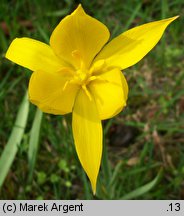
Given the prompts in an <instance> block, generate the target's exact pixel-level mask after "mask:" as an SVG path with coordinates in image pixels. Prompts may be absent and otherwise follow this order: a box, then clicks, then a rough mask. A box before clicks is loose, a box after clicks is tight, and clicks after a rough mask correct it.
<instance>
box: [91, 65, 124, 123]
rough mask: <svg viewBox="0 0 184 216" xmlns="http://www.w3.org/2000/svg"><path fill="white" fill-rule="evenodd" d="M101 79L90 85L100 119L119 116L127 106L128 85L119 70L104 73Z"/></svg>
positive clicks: (100, 76)
mask: <svg viewBox="0 0 184 216" xmlns="http://www.w3.org/2000/svg"><path fill="white" fill-rule="evenodd" d="M98 77H99V79H96V80H94V81H93V82H91V83H90V85H89V88H90V91H91V93H92V95H93V96H94V98H95V102H96V105H97V108H98V112H99V115H100V119H102V120H103V119H108V118H111V117H113V116H115V115H117V114H118V113H119V112H120V111H121V110H122V109H123V107H124V106H125V105H126V100H127V95H128V85H127V82H126V79H125V77H124V75H123V74H122V72H121V71H120V70H119V69H113V70H110V71H108V72H106V73H102V74H100V75H99V76H98Z"/></svg>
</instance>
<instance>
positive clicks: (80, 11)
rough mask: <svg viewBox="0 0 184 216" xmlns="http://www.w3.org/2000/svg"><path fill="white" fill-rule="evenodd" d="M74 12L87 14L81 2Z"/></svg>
mask: <svg viewBox="0 0 184 216" xmlns="http://www.w3.org/2000/svg"><path fill="white" fill-rule="evenodd" d="M73 13H74V14H81V15H82V14H85V11H84V9H83V7H82V4H79V5H78V7H77V8H76V9H75V11H74V12H73Z"/></svg>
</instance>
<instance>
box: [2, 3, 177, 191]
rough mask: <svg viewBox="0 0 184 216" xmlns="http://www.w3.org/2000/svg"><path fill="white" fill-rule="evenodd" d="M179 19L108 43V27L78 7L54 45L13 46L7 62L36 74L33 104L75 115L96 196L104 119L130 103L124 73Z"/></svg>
mask: <svg viewBox="0 0 184 216" xmlns="http://www.w3.org/2000/svg"><path fill="white" fill-rule="evenodd" d="M177 17H178V16H175V17H172V18H169V19H164V20H160V21H156V22H150V23H147V24H144V25H141V26H138V27H135V28H132V29H130V30H128V31H126V32H124V33H122V34H120V35H119V36H118V37H116V38H114V39H113V40H112V41H110V42H108V40H109V36H110V33H109V30H108V28H107V27H106V26H105V25H104V24H102V23H101V22H99V21H98V20H96V19H94V18H92V17H91V16H89V15H87V14H86V13H85V11H84V10H83V8H82V6H81V5H79V6H78V8H77V9H76V10H75V11H74V12H73V13H72V14H71V15H68V16H66V17H65V18H64V19H63V20H62V21H61V22H60V23H59V24H58V26H57V27H56V28H55V29H54V31H53V33H52V35H51V37H50V45H47V44H45V43H42V42H40V41H37V40H34V39H30V38H26V37H23V38H16V39H14V40H13V42H12V43H11V45H10V47H9V48H8V51H7V53H6V58H8V59H9V60H11V61H13V62H15V63H17V64H19V65H21V66H23V67H26V68H28V69H30V70H31V71H33V73H32V75H31V79H30V82H29V100H30V101H31V102H32V103H33V104H35V105H36V106H38V107H39V108H40V109H41V110H42V111H43V112H46V113H51V114H57V115H64V114H67V113H71V112H72V129H73V136H74V143H75V147H76V151H77V154H78V157H79V160H80V162H81V164H82V167H83V168H84V170H85V172H86V173H87V175H88V177H89V179H90V182H91V185H92V189H93V192H94V193H95V191H96V181H97V176H98V173H99V168H100V163H101V156H102V124H101V120H103V119H108V118H111V117H113V116H115V115H116V114H118V113H119V112H120V111H121V110H122V109H123V107H124V106H125V105H126V100H127V95H128V85H127V82H126V79H125V77H124V75H123V74H122V72H121V70H122V69H125V68H128V67H130V66H132V65H134V64H136V63H137V62H138V61H140V60H141V59H142V58H143V57H144V56H145V55H146V54H147V53H148V52H149V51H150V50H151V49H152V48H153V47H154V46H155V45H156V44H157V42H158V41H159V40H160V38H161V36H162V34H163V32H164V30H165V29H166V27H167V26H168V25H169V24H170V23H171V22H172V21H173V20H175V19H176V18H177ZM107 42H108V43H107Z"/></svg>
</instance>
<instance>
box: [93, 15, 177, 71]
mask: <svg viewBox="0 0 184 216" xmlns="http://www.w3.org/2000/svg"><path fill="white" fill-rule="evenodd" d="M176 18H178V16H175V17H172V18H169V19H164V20H160V21H156V22H150V23H147V24H144V25H141V26H138V27H135V28H132V29H130V30H128V31H126V32H124V33H122V34H121V35H119V36H118V37H116V38H114V39H113V40H112V41H111V42H109V43H108V44H107V45H106V46H105V47H104V48H103V49H102V51H101V52H100V53H99V54H98V56H97V57H96V59H95V61H98V60H100V59H105V62H106V64H107V65H108V66H117V67H119V68H121V69H125V68H127V67H130V66H132V65H134V64H136V63H137V62H138V61H140V60H141V59H142V58H143V57H144V56H145V55H146V54H147V53H148V52H149V51H150V50H151V49H152V48H153V47H154V46H155V45H156V44H157V43H158V41H159V40H160V38H161V37H162V35H163V33H164V30H165V29H166V27H167V26H168V25H169V24H170V23H171V22H172V21H174V20H175V19H176Z"/></svg>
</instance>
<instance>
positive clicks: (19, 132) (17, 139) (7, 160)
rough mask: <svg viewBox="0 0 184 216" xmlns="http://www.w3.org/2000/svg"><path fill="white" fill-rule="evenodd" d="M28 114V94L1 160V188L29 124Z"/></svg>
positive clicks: (20, 108)
mask: <svg viewBox="0 0 184 216" xmlns="http://www.w3.org/2000/svg"><path fill="white" fill-rule="evenodd" d="M28 112H29V102H28V97H27V92H26V95H25V96H24V98H23V101H22V103H21V105H20V107H19V111H18V114H17V118H16V121H15V124H14V127H13V129H12V132H11V134H10V137H9V140H8V142H7V144H6V146H5V149H4V150H3V153H2V155H1V158H0V187H1V186H2V185H3V183H4V180H5V178H6V176H7V174H8V171H9V169H10V167H11V165H12V162H13V160H14V158H15V155H16V153H17V150H18V148H19V146H20V143H21V140H22V137H23V134H24V130H25V126H26V123H27V117H28Z"/></svg>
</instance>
